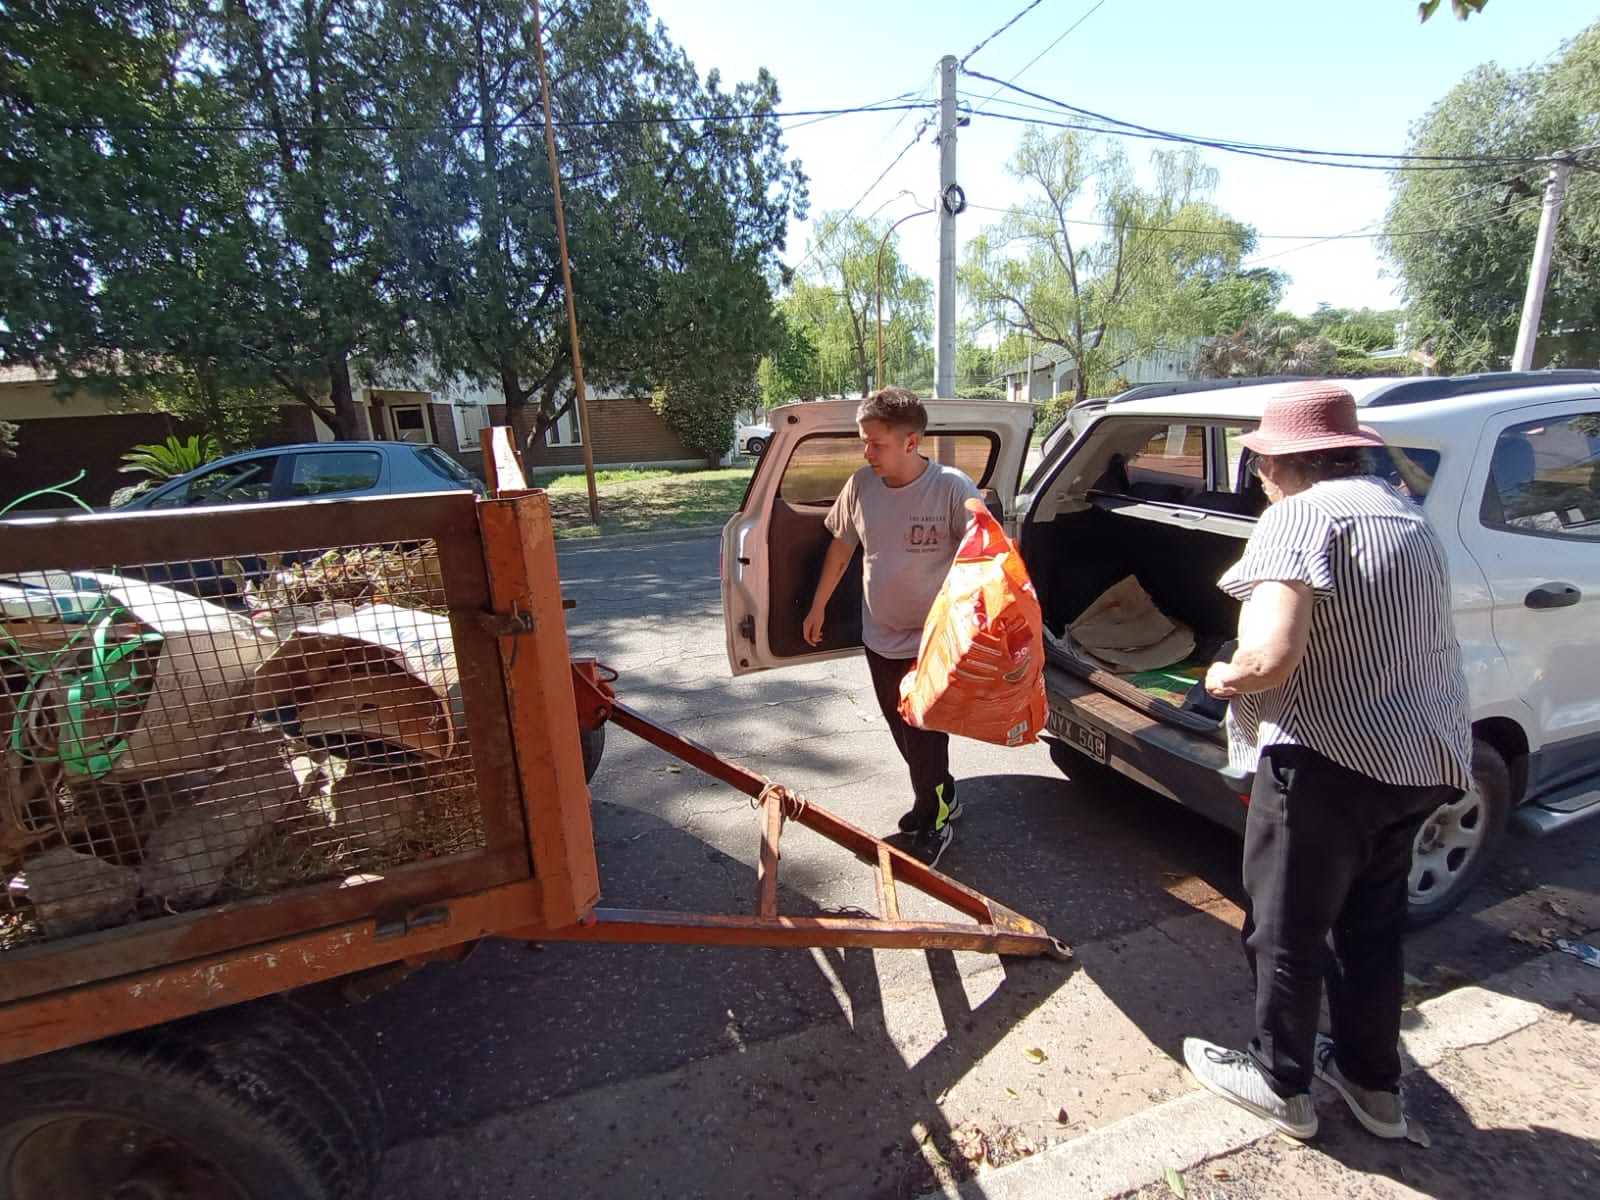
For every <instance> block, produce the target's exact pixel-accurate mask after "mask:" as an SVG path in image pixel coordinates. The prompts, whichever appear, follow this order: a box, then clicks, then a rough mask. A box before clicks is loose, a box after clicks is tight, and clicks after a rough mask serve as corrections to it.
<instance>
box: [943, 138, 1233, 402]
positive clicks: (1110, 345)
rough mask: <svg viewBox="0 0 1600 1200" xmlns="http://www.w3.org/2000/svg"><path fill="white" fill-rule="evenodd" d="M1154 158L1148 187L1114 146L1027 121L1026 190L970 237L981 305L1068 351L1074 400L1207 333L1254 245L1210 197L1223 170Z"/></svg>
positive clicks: (1187, 159) (974, 299) (1017, 168)
mask: <svg viewBox="0 0 1600 1200" xmlns="http://www.w3.org/2000/svg"><path fill="white" fill-rule="evenodd" d="M1151 166H1152V168H1153V172H1154V186H1152V187H1150V188H1144V187H1141V186H1139V184H1138V183H1137V181H1136V180H1135V177H1134V174H1133V171H1132V169H1131V168H1130V167H1129V165H1128V162H1127V159H1126V158H1125V156H1124V155H1123V154H1122V152H1121V151H1120V150H1119V149H1118V148H1117V147H1116V146H1115V145H1114V144H1111V143H1099V142H1096V141H1094V140H1092V139H1088V138H1081V137H1079V136H1077V135H1076V134H1074V133H1072V132H1070V131H1066V132H1060V133H1054V134H1051V133H1048V132H1046V131H1044V130H1041V129H1038V128H1029V129H1028V130H1027V131H1025V132H1024V134H1023V137H1022V142H1021V145H1020V146H1019V148H1018V150H1017V153H1016V155H1015V157H1014V158H1013V159H1012V161H1011V163H1010V167H1009V169H1010V173H1011V174H1012V176H1013V177H1014V178H1016V179H1017V181H1018V182H1019V183H1020V184H1022V186H1023V189H1024V194H1025V198H1024V199H1023V200H1022V201H1021V202H1020V203H1018V204H1015V205H1013V206H1012V207H1011V209H1010V210H1009V211H1008V212H1007V213H1006V215H1005V216H1004V217H1003V218H1002V219H1001V220H1000V221H999V223H997V224H995V225H991V226H989V227H987V228H985V229H984V230H982V231H981V232H980V233H979V234H978V236H977V237H975V238H974V239H973V240H972V242H971V243H970V244H969V245H968V247H967V256H966V260H965V261H964V262H963V264H962V267H961V271H960V276H959V278H960V282H961V284H962V287H963V288H964V289H965V291H966V294H967V298H968V301H969V302H970V303H971V305H972V307H973V309H974V310H975V311H976V312H977V313H978V314H979V315H980V316H982V317H985V318H988V319H989V320H991V321H992V322H994V323H995V325H997V326H998V327H999V329H1000V330H1001V331H1002V332H1012V333H1019V334H1023V335H1025V336H1026V337H1027V338H1028V339H1029V340H1030V341H1031V344H1032V345H1033V347H1034V349H1035V350H1036V351H1037V350H1041V349H1044V348H1048V347H1054V348H1055V349H1056V350H1058V351H1059V352H1060V353H1061V354H1062V355H1063V356H1064V358H1065V359H1066V360H1070V362H1071V363H1072V364H1073V379H1074V383H1073V391H1072V402H1073V403H1078V402H1079V401H1082V400H1084V399H1086V398H1087V397H1088V396H1090V395H1091V394H1093V393H1094V392H1095V391H1096V390H1097V389H1100V388H1103V387H1105V386H1107V385H1109V383H1110V381H1111V380H1112V378H1113V376H1115V375H1116V374H1117V373H1118V372H1119V370H1120V369H1121V368H1122V367H1124V366H1126V365H1127V364H1129V363H1131V362H1133V361H1135V360H1137V359H1140V358H1143V357H1145V356H1147V355H1151V354H1155V353H1159V352H1162V351H1173V350H1184V349H1186V348H1187V347H1188V346H1190V345H1191V344H1192V343H1193V340H1194V339H1195V338H1196V337H1198V336H1199V335H1201V334H1202V333H1205V332H1209V330H1208V328H1207V326H1208V323H1209V322H1211V321H1212V320H1214V312H1213V306H1212V304H1211V302H1210V297H1211V295H1212V293H1213V290H1214V288H1215V286H1216V284H1217V283H1218V281H1219V280H1222V279H1225V278H1227V277H1228V276H1230V275H1232V274H1233V273H1234V272H1236V271H1237V269H1238V266H1239V262H1240V259H1241V258H1243V257H1244V255H1246V254H1248V253H1249V252H1250V250H1251V249H1252V248H1253V246H1254V242H1255V234H1254V231H1253V230H1251V229H1250V227H1249V226H1246V225H1243V224H1241V223H1239V222H1238V221H1235V220H1233V219H1231V218H1230V217H1228V216H1227V215H1226V214H1225V213H1223V212H1222V211H1221V210H1220V209H1218V208H1217V207H1216V206H1215V205H1213V204H1211V203H1210V202H1209V200H1208V199H1207V197H1208V196H1209V194H1210V192H1211V190H1212V189H1213V188H1214V187H1215V185H1216V174H1215V172H1213V171H1211V170H1209V169H1207V168H1205V167H1203V166H1202V165H1201V163H1200V161H1199V158H1198V156H1197V155H1196V154H1195V153H1194V152H1193V151H1191V150H1183V151H1171V152H1168V151H1157V152H1156V153H1154V154H1153V155H1151Z"/></svg>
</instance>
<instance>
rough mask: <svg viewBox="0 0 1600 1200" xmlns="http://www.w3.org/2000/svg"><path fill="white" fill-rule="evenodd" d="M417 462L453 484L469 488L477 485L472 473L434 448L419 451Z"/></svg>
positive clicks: (421, 448) (428, 447)
mask: <svg viewBox="0 0 1600 1200" xmlns="http://www.w3.org/2000/svg"><path fill="white" fill-rule="evenodd" d="M417 461H418V462H419V463H421V464H422V465H423V466H424V467H426V468H427V469H428V470H429V471H431V472H433V474H435V475H437V476H439V477H440V478H442V479H448V480H450V481H451V482H452V483H464V484H467V485H468V486H471V485H472V484H474V483H476V482H477V480H476V479H474V478H473V475H472V472H471V471H469V470H467V469H466V468H465V467H463V466H462V465H461V464H460V463H458V462H457V461H456V460H455V459H453V458H451V457H450V456H449V455H448V454H446V453H445V452H444V451H443V450H440V449H437V448H436V447H433V446H422V447H420V448H419V449H418V450H417Z"/></svg>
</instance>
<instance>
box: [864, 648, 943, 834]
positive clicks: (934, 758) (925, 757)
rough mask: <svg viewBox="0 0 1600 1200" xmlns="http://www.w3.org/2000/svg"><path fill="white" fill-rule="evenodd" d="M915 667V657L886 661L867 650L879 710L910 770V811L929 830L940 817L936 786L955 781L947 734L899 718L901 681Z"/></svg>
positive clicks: (937, 787)
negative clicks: (911, 798) (951, 773)
mask: <svg viewBox="0 0 1600 1200" xmlns="http://www.w3.org/2000/svg"><path fill="white" fill-rule="evenodd" d="M916 665H917V660H916V659H914V658H885V657H884V656H883V655H881V654H877V653H874V652H873V651H871V650H868V651H867V670H868V672H869V673H870V674H871V675H872V691H873V694H874V695H876V696H877V698H878V709H879V711H881V712H882V713H883V719H884V720H885V721H887V722H888V723H889V734H890V736H891V737H893V738H894V744H895V748H896V749H898V750H899V751H900V757H901V758H903V759H905V760H906V766H907V767H909V768H910V770H911V793H912V797H913V800H912V811H913V812H914V813H915V814H916V816H917V821H918V824H920V825H921V826H922V827H923V828H927V829H931V828H933V823H934V822H935V821H936V820H938V818H939V785H940V784H941V783H943V784H953V783H954V782H955V781H954V780H953V779H951V777H950V735H949V734H948V733H937V732H935V731H934V730H931V729H918V728H916V727H915V726H912V725H907V724H906V720H905V718H904V717H902V716H901V715H900V680H901V679H902V678H904V677H905V673H906V672H907V671H909V670H911V668H912V667H914V666H916ZM948 794H949V792H948V789H947V791H946V795H948Z"/></svg>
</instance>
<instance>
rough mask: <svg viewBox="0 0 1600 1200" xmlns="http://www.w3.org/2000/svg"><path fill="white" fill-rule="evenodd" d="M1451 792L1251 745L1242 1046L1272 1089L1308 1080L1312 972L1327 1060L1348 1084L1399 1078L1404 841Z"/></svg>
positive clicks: (1407, 858) (1311, 755) (1293, 1087)
mask: <svg viewBox="0 0 1600 1200" xmlns="http://www.w3.org/2000/svg"><path fill="white" fill-rule="evenodd" d="M1459 794H1460V793H1459V792H1458V791H1457V790H1456V789H1455V788H1451V787H1443V786H1441V787H1401V786H1398V785H1396V784H1389V783H1381V782H1379V781H1378V780H1375V779H1369V778H1368V777H1367V776H1365V775H1361V774H1359V773H1357V772H1355V771H1351V770H1349V769H1348V768H1346V767H1343V766H1340V765H1339V764H1338V763H1335V762H1333V761H1331V760H1330V759H1328V758H1325V757H1324V756H1323V755H1320V754H1317V753H1315V752H1314V751H1311V750H1307V749H1305V748H1304V747H1300V746H1273V747H1269V748H1268V749H1267V750H1266V751H1265V752H1264V753H1263V754H1262V756H1261V764H1260V766H1259V767H1258V768H1257V770H1256V778H1255V786H1254V788H1253V790H1252V791H1251V793H1250V811H1249V814H1248V816H1247V818H1246V821H1245V834H1244V886H1245V891H1246V892H1247V893H1248V895H1249V900H1250V905H1249V912H1248V913H1247V914H1246V916H1245V924H1244V948H1245V955H1246V957H1247V958H1248V959H1249V960H1250V969H1251V971H1252V972H1253V973H1254V975H1255V985H1256V1008H1255V1024H1256V1034H1255V1037H1254V1038H1253V1039H1252V1040H1251V1043H1250V1053H1251V1055H1252V1056H1253V1057H1254V1058H1255V1060H1256V1061H1257V1062H1258V1063H1259V1064H1260V1065H1261V1069H1262V1070H1263V1071H1264V1072H1265V1073H1266V1076H1267V1079H1268V1081H1269V1083H1271V1085H1272V1087H1273V1089H1274V1090H1275V1091H1277V1092H1278V1093H1279V1094H1280V1095H1284V1096H1292V1095H1297V1094H1298V1093H1300V1092H1304V1091H1306V1090H1307V1089H1308V1088H1309V1087H1310V1085H1311V1077H1312V1074H1313V1062H1312V1053H1313V1050H1314V1048H1315V1044H1316V1036H1317V1019H1318V1015H1319V1012H1320V1009H1321V1001H1322V989H1323V986H1324V984H1326V987H1327V990H1328V1013H1329V1017H1330V1020H1331V1022H1332V1032H1333V1037H1334V1040H1335V1042H1337V1044H1338V1063H1339V1070H1340V1071H1342V1072H1343V1073H1344V1075H1345V1077H1346V1078H1347V1079H1349V1080H1350V1081H1351V1082H1352V1083H1354V1084H1356V1085H1357V1086H1359V1087H1364V1088H1372V1089H1377V1090H1381V1091H1393V1090H1394V1089H1395V1088H1397V1087H1398V1086H1399V1082H1400V1049H1399V1042H1400V1005H1401V994H1402V992H1403V990H1404V987H1405V964H1404V955H1403V950H1402V945H1401V940H1402V938H1403V936H1404V933H1405V920H1406V892H1407V886H1406V880H1407V876H1408V874H1409V872H1410V869H1411V845H1412V842H1413V840H1414V839H1415V838H1416V835H1417V830H1419V829H1420V828H1421V827H1422V823H1423V822H1424V821H1425V820H1426V819H1427V817H1428V814H1429V813H1431V812H1432V811H1433V810H1434V808H1435V807H1437V806H1438V805H1440V804H1443V803H1445V802H1447V801H1450V800H1453V799H1455V798H1457V797H1458V796H1459Z"/></svg>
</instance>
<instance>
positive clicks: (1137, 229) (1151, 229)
mask: <svg viewBox="0 0 1600 1200" xmlns="http://www.w3.org/2000/svg"><path fill="white" fill-rule="evenodd" d="M1480 190H1481V189H1480ZM1468 194H1470V193H1468ZM1541 203H1542V202H1541V201H1539V200H1529V201H1525V202H1524V203H1523V204H1521V205H1519V206H1516V207H1513V208H1508V209H1507V210H1506V211H1505V212H1503V213H1493V214H1491V215H1490V216H1488V217H1485V218H1482V219H1480V220H1476V221H1467V222H1458V223H1456V224H1454V225H1437V226H1432V227H1430V228H1427V229H1403V230H1396V231H1394V232H1388V231H1380V232H1376V233H1363V232H1361V230H1364V229H1367V228H1369V227H1370V226H1371V225H1372V224H1373V222H1368V223H1367V224H1366V225H1363V226H1361V227H1360V228H1359V229H1353V230H1350V231H1349V232H1347V233H1256V234H1254V236H1255V238H1256V240H1257V241H1290V242H1305V243H1306V245H1305V246H1290V247H1289V248H1288V249H1286V250H1279V251H1276V252H1274V253H1272V254H1252V255H1249V256H1248V259H1247V261H1251V262H1259V261H1265V260H1266V259H1269V258H1277V257H1279V256H1280V255H1283V254H1293V253H1295V252H1296V251H1297V250H1304V249H1308V248H1309V247H1310V246H1311V245H1314V244H1317V243H1321V242H1338V241H1370V240H1372V239H1375V238H1380V237H1426V236H1430V235H1432V234H1436V233H1451V232H1454V231H1455V230H1457V229H1475V228H1477V227H1478V226H1480V225H1488V224H1491V223H1492V222H1494V221H1498V220H1501V219H1502V218H1506V217H1513V216H1520V215H1521V214H1522V213H1525V212H1532V211H1533V210H1534V209H1537V208H1539V207H1540V205H1541ZM967 207H968V208H971V209H976V210H977V211H979V212H992V213H1001V214H1004V215H1009V214H1010V213H1012V212H1014V211H1016V210H1015V209H1012V208H996V207H994V206H993V205H987V204H972V203H969V204H968V205H967ZM1058 219H1059V220H1060V221H1061V223H1062V224H1064V225H1081V226H1084V227H1085V228H1089V229H1120V230H1123V231H1124V232H1127V233H1174V234H1190V235H1196V236H1212V237H1222V236H1225V234H1224V233H1223V232H1221V231H1219V230H1215V229H1193V228H1188V229H1186V228H1183V227H1181V226H1172V225H1122V224H1118V223H1116V222H1112V221H1091V220H1086V219H1082V218H1077V217H1060V218H1058Z"/></svg>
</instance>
